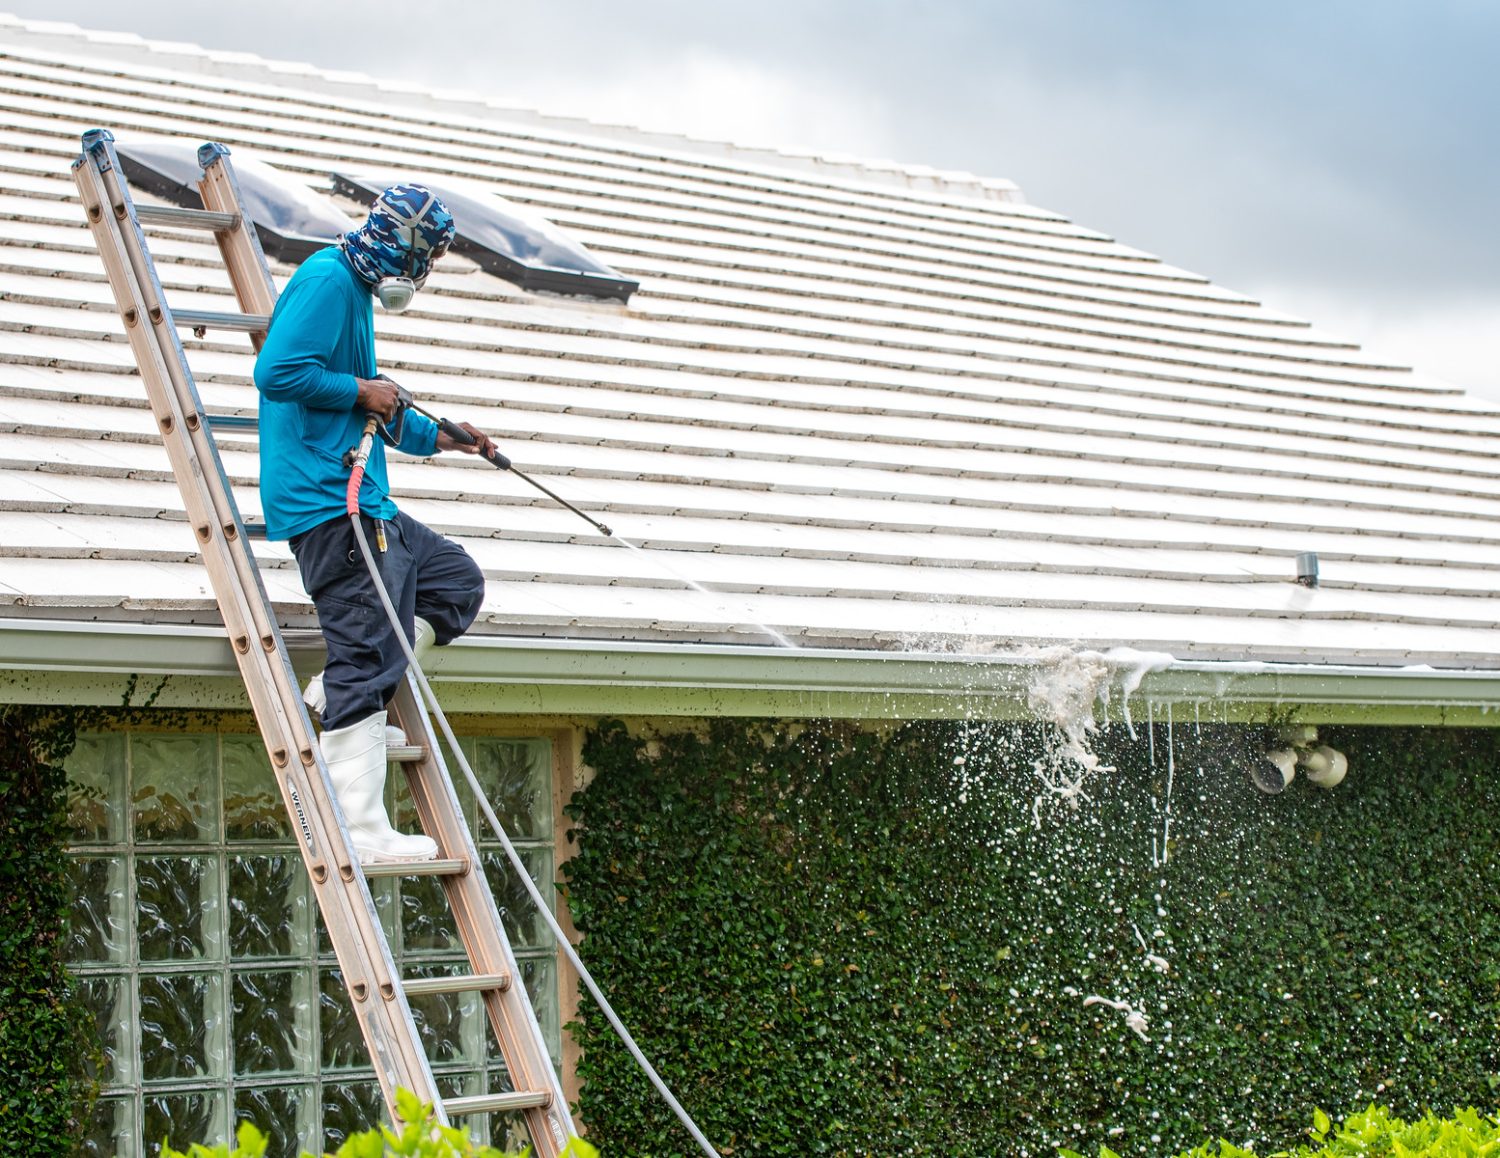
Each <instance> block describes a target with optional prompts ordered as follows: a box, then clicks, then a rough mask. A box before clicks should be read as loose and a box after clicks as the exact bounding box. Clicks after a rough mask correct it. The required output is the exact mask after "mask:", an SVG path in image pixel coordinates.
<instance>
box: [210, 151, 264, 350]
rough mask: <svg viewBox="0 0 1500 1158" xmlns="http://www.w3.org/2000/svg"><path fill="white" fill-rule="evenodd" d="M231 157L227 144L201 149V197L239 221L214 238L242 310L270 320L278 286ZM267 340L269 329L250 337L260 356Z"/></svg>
mask: <svg viewBox="0 0 1500 1158" xmlns="http://www.w3.org/2000/svg"><path fill="white" fill-rule="evenodd" d="M228 158H229V148H228V146H227V145H221V144H218V143H210V144H206V145H204V146H203V147H202V148H200V149H199V150H198V163H199V164H200V165H201V166H203V176H202V178H201V179H200V180H199V182H198V195H199V197H201V198H202V199H203V207H204V208H205V209H208V210H211V211H214V212H220V213H232V214H234V215H235V216H236V217H237V218H238V220H239V224H238V226H237V227H236V228H234V229H227V230H220V231H218V232H217V233H215V234H214V239H215V240H216V241H217V242H218V243H219V252H220V253H221V254H222V255H223V257H224V264H225V266H226V267H227V268H228V270H229V284H230V285H232V286H234V296H235V300H236V301H238V303H239V307H240V309H241V310H243V311H244V312H245V313H247V314H264V315H266V316H267V317H269V316H270V314H271V312H272V311H273V310H274V309H275V308H276V283H275V282H274V281H272V280H271V267H270V265H269V264H268V263H267V262H266V254H265V251H264V250H263V249H262V248H261V245H260V238H259V237H258V236H257V235H256V233H255V226H254V224H253V223H252V222H251V221H250V219H249V218H248V217H247V216H246V215H245V213H244V211H243V210H242V209H241V208H240V206H241V205H242V203H243V199H242V198H241V197H240V185H239V180H238V179H237V178H236V177H235V175H234V166H233V165H232V164H230V163H229V160H228ZM265 340H266V331H265V330H257V331H252V332H251V334H250V344H251V345H252V346H254V348H255V351H256V353H259V352H260V348H261V346H262V345H264V344H265Z"/></svg>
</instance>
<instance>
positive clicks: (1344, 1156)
mask: <svg viewBox="0 0 1500 1158" xmlns="http://www.w3.org/2000/svg"><path fill="white" fill-rule="evenodd" d="M1308 1135H1309V1136H1310V1137H1311V1138H1312V1145H1310V1146H1309V1145H1308V1144H1306V1143H1302V1144H1300V1145H1298V1146H1296V1147H1295V1148H1294V1149H1291V1150H1282V1151H1279V1152H1277V1153H1276V1154H1273V1155H1271V1158H1485V1156H1489V1155H1495V1154H1500V1117H1495V1116H1485V1115H1483V1114H1481V1113H1480V1112H1479V1111H1478V1110H1475V1109H1473V1108H1468V1109H1461V1110H1455V1111H1454V1112H1453V1116H1452V1117H1449V1118H1439V1117H1437V1116H1436V1115H1435V1114H1433V1113H1432V1112H1431V1111H1430V1110H1429V1111H1428V1112H1427V1113H1426V1114H1424V1115H1423V1116H1422V1117H1421V1118H1420V1119H1418V1120H1417V1121H1415V1122H1410V1123H1408V1122H1404V1121H1402V1120H1401V1119H1400V1118H1398V1117H1396V1116H1394V1115H1393V1114H1392V1113H1391V1112H1390V1110H1389V1109H1387V1108H1386V1107H1384V1106H1376V1105H1371V1106H1370V1107H1369V1108H1368V1109H1366V1110H1363V1111H1361V1112H1360V1113H1357V1114H1351V1115H1349V1117H1348V1118H1346V1119H1344V1121H1343V1123H1342V1124H1340V1126H1339V1128H1338V1129H1337V1130H1334V1129H1333V1124H1332V1122H1331V1121H1330V1120H1329V1117H1328V1115H1327V1114H1325V1113H1324V1112H1323V1111H1322V1110H1314V1111H1313V1125H1312V1129H1310V1130H1309V1131H1308ZM1059 1154H1060V1156H1061V1158H1082V1155H1079V1154H1075V1153H1073V1152H1072V1151H1071V1150H1062V1151H1059ZM1100 1158H1117V1156H1114V1155H1112V1154H1111V1153H1110V1152H1109V1151H1108V1150H1107V1149H1103V1150H1101V1151H1100ZM1178 1158H1259V1156H1258V1155H1256V1154H1255V1153H1254V1152H1253V1151H1251V1150H1245V1149H1242V1148H1241V1147H1239V1146H1235V1145H1234V1144H1232V1143H1230V1142H1225V1141H1223V1140H1220V1141H1219V1142H1217V1143H1211V1144H1209V1145H1206V1146H1200V1147H1198V1148H1197V1149H1196V1150H1191V1151H1187V1152H1185V1153H1183V1154H1181V1155H1179V1156H1178Z"/></svg>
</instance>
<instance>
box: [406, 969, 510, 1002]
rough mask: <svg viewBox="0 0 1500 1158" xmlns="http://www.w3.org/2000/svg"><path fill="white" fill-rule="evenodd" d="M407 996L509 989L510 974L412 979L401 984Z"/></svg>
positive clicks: (458, 975)
mask: <svg viewBox="0 0 1500 1158" xmlns="http://www.w3.org/2000/svg"><path fill="white" fill-rule="evenodd" d="M401 987H402V988H403V989H405V990H406V996H408V997H419V996H422V995H425V994H429V993H472V992H473V991H475V990H476V989H509V988H510V974H509V973H454V974H450V975H448V976H447V977H410V978H408V979H407V980H405V981H403V982H402V983H401Z"/></svg>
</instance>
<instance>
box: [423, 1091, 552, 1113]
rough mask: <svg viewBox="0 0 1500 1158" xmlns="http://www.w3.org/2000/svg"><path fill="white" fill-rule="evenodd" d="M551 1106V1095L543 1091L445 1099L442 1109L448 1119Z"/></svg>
mask: <svg viewBox="0 0 1500 1158" xmlns="http://www.w3.org/2000/svg"><path fill="white" fill-rule="evenodd" d="M551 1104H552V1095H551V1094H550V1093H548V1092H547V1091H545V1090H543V1091H541V1092H540V1093H532V1092H530V1091H527V1090H519V1091H517V1092H516V1093H513V1094H480V1095H478V1096H477V1097H473V1098H447V1099H445V1100H444V1102H443V1109H444V1110H445V1111H447V1114H448V1116H449V1117H450V1118H453V1117H457V1116H458V1115H460V1114H490V1113H495V1114H503V1113H505V1112H507V1111H509V1110H531V1109H545V1108H546V1107H548V1106H550V1105H551Z"/></svg>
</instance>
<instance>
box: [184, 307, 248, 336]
mask: <svg viewBox="0 0 1500 1158" xmlns="http://www.w3.org/2000/svg"><path fill="white" fill-rule="evenodd" d="M172 320H173V321H175V322H176V323H177V324H178V325H179V326H191V327H192V328H193V329H195V330H235V331H237V332H239V333H241V334H254V333H259V332H260V331H261V330H268V329H270V328H271V315H270V314H225V313H220V312H219V311H217V310H173V311H172Z"/></svg>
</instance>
